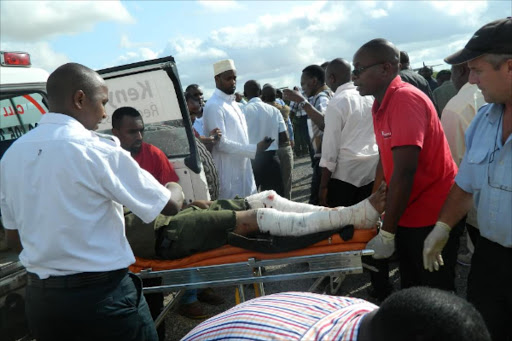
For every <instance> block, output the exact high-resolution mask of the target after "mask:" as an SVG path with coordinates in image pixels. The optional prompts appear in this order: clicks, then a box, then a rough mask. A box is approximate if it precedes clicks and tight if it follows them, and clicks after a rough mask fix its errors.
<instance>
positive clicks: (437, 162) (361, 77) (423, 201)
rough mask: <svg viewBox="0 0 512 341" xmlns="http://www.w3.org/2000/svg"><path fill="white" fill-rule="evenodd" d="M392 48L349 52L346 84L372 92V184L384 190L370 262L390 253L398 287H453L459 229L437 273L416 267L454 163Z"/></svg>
mask: <svg viewBox="0 0 512 341" xmlns="http://www.w3.org/2000/svg"><path fill="white" fill-rule="evenodd" d="M399 56H400V52H399V50H398V49H397V48H396V47H395V46H394V45H393V44H392V43H390V42H389V41H387V40H384V39H374V40H371V41H369V42H368V43H366V44H364V45H363V46H362V47H361V48H360V49H359V50H358V51H357V52H356V54H355V55H354V58H353V63H354V70H353V71H352V74H353V80H354V85H356V86H357V90H358V91H359V93H360V94H361V95H363V96H366V95H373V96H374V97H375V102H374V105H373V108H372V113H373V124H374V131H375V137H376V141H377V145H378V146H379V152H380V163H379V165H378V167H377V174H376V179H375V183H376V184H379V183H380V182H381V179H384V180H385V181H386V183H387V185H388V194H387V202H386V208H385V216H384V220H383V225H382V228H381V230H380V232H379V234H378V235H377V236H376V237H375V238H373V239H372V240H371V241H370V242H369V243H368V246H367V247H368V248H370V249H374V250H375V255H374V256H373V257H374V258H375V259H386V258H389V257H390V256H391V255H392V254H393V253H394V251H395V235H396V250H397V254H398V258H399V269H400V277H401V286H402V288H407V287H412V286H416V285H426V286H431V287H437V288H440V289H446V290H454V289H455V286H454V279H455V262H456V257H457V249H458V246H459V236H460V233H461V231H462V226H460V225H461V224H460V223H459V226H458V227H457V228H454V229H453V230H452V233H451V236H450V240H449V242H448V245H447V247H446V248H445V249H444V251H443V258H444V259H445V260H446V263H445V265H446V266H445V267H444V268H443V273H431V272H429V271H426V270H425V269H424V268H423V263H422V250H423V242H424V240H425V238H426V237H427V235H428V234H429V233H430V231H432V229H433V227H434V224H435V223H436V220H437V217H438V215H439V211H440V210H441V206H442V204H443V202H444V200H445V199H446V197H447V195H448V192H449V191H450V188H451V186H452V184H453V182H454V178H455V174H456V172H457V166H456V165H455V163H454V162H453V159H452V157H451V154H450V148H449V146H448V143H447V141H446V138H445V136H444V131H443V128H442V126H441V123H440V121H439V119H438V116H437V112H436V109H435V107H434V104H433V103H432V101H431V100H430V99H429V98H428V97H427V96H426V95H425V94H424V93H423V92H421V91H420V90H418V89H417V88H415V87H414V86H412V85H410V84H408V83H405V82H402V80H401V78H400V76H398V71H399V70H400V69H399V59H400V57H399Z"/></svg>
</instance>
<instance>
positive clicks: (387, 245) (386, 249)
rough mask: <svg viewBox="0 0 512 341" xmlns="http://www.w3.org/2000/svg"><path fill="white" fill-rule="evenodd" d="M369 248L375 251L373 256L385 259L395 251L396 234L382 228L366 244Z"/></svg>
mask: <svg viewBox="0 0 512 341" xmlns="http://www.w3.org/2000/svg"><path fill="white" fill-rule="evenodd" d="M366 248H367V249H372V250H374V251H375V253H374V254H373V258H375V259H384V258H389V257H391V255H392V254H393V252H395V235H394V234H393V233H389V232H387V231H384V230H380V231H379V234H377V235H376V236H375V237H373V238H372V240H370V241H369V242H368V244H366Z"/></svg>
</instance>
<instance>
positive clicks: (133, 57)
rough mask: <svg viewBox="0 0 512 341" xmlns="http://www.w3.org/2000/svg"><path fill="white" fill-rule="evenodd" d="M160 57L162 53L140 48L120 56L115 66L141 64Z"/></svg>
mask: <svg viewBox="0 0 512 341" xmlns="http://www.w3.org/2000/svg"><path fill="white" fill-rule="evenodd" d="M159 55H160V52H155V51H153V50H151V49H149V48H147V47H140V48H139V49H137V50H135V51H128V52H126V53H124V54H123V55H121V56H119V57H118V58H117V60H116V61H115V62H114V63H113V65H108V66H106V67H109V66H114V65H119V64H127V63H133V62H140V61H143V60H149V59H155V58H158V56H159Z"/></svg>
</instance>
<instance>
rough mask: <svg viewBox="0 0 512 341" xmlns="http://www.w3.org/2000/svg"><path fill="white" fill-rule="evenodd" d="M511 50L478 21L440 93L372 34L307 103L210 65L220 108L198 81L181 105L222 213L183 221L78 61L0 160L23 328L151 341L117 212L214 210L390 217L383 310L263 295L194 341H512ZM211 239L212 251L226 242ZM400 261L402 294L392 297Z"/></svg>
mask: <svg viewBox="0 0 512 341" xmlns="http://www.w3.org/2000/svg"><path fill="white" fill-rule="evenodd" d="M510 37H512V19H511V18H505V19H501V20H496V21H493V22H491V23H488V24H486V25H485V26H483V27H482V28H480V29H479V30H478V31H477V32H476V33H475V34H474V35H473V37H472V38H471V39H470V40H469V42H468V43H467V44H466V46H465V47H464V48H463V49H462V50H460V51H458V52H456V53H454V54H452V55H450V56H448V57H446V59H445V61H446V62H447V63H448V64H451V65H452V69H451V72H440V73H438V76H437V81H436V80H434V79H433V77H432V70H431V69H429V68H423V69H421V70H420V74H419V75H418V74H416V73H415V72H414V71H412V70H411V69H410V67H409V65H408V64H409V56H408V55H407V53H406V52H404V51H399V49H398V48H397V47H396V46H395V45H394V44H393V43H391V42H390V41H388V40H385V39H373V40H370V41H368V42H367V43H365V44H363V45H362V46H361V47H360V48H359V49H358V50H357V51H356V52H355V54H354V56H353V57H352V64H353V68H352V67H351V65H350V63H349V62H348V61H347V60H345V59H343V58H336V59H334V60H332V61H330V62H329V63H324V64H325V65H323V67H322V66H319V65H309V66H307V67H305V68H304V69H303V70H302V74H301V78H300V83H301V88H302V91H299V90H298V89H294V90H290V89H283V90H282V98H280V95H279V92H278V91H277V90H276V89H275V87H273V86H272V85H270V84H266V85H263V87H261V85H260V84H259V83H258V82H257V81H256V80H249V81H247V82H246V83H245V84H244V86H243V90H244V93H243V96H242V94H236V93H235V91H236V84H237V83H236V81H237V69H236V67H235V63H234V61H233V60H223V61H220V62H217V63H215V64H214V65H213V69H214V73H213V76H214V79H215V85H216V89H215V91H214V93H213V95H212V96H211V97H210V98H209V99H208V100H207V101H204V98H203V94H202V91H201V89H200V87H199V86H198V85H196V84H192V85H190V86H189V87H187V88H186V89H185V93H186V99H187V106H188V108H189V112H190V114H191V118H192V120H193V127H194V131H195V135H196V137H197V141H198V144H202V145H203V147H204V152H203V154H204V155H203V158H202V161H203V164H204V163H209V164H211V165H212V166H213V168H214V169H215V171H214V173H213V171H212V173H211V174H212V175H211V176H210V178H211V179H210V181H209V189H210V191H211V192H212V194H214V195H215V198H216V199H220V201H219V202H214V203H213V204H212V203H203V204H200V203H198V204H197V205H198V206H200V207H199V208H193V209H191V210H190V208H187V210H189V211H187V212H185V211H184V210H183V211H181V212H180V210H182V208H183V193H182V191H181V189H180V188H179V186H178V185H176V184H175V182H176V181H178V177H177V176H176V174H175V173H174V171H173V169H172V166H170V164H169V162H167V160H166V156H165V155H164V154H162V152H161V151H159V150H158V149H157V148H155V147H153V146H151V145H148V144H146V143H144V142H143V140H142V137H143V131H144V123H143V121H142V118H141V117H140V115H138V112H137V111H136V110H133V109H130V108H121V109H118V110H119V111H118V112H117V113H116V114H115V115H114V117H113V120H112V124H113V126H112V132H113V134H114V136H116V137H117V138H109V137H105V136H99V135H96V134H94V133H91V131H93V130H95V129H96V128H97V125H98V123H99V122H100V121H101V120H102V119H104V118H105V117H106V115H105V110H104V105H105V103H106V102H107V101H108V88H107V86H106V84H105V82H104V80H103V79H102V78H101V77H100V76H99V75H98V74H97V73H96V72H94V71H93V70H91V69H89V68H87V67H85V66H83V65H80V64H75V63H69V64H65V65H63V66H61V67H59V68H58V69H57V70H56V71H54V72H53V73H52V74H51V75H50V78H49V79H48V83H47V92H48V103H49V107H50V110H51V113H49V114H46V115H45V116H44V117H43V118H42V120H41V122H40V124H39V127H38V128H37V129H34V130H33V131H31V132H29V133H28V134H26V135H25V136H23V137H22V138H20V139H19V140H17V141H16V142H15V143H14V144H13V145H12V146H11V147H10V148H9V150H8V151H7V152H6V154H5V155H4V157H3V159H2V163H1V173H0V193H1V196H0V199H1V201H0V204H1V210H2V220H3V225H4V226H5V228H6V231H7V237H8V242H9V244H10V245H12V246H13V247H14V248H16V249H17V250H19V251H20V252H21V254H20V260H21V262H22V263H23V264H24V265H25V267H26V268H27V271H28V285H27V300H26V302H27V317H28V321H29V325H30V329H31V331H32V333H33V334H34V336H35V337H36V338H37V339H38V340H60V339H63V340H64V339H65V340H69V339H74V337H75V335H76V334H79V335H84V337H85V339H100V340H102V339H105V340H157V339H158V335H157V333H156V330H155V329H154V326H153V324H152V320H151V313H150V311H149V309H148V306H147V304H146V301H145V299H144V297H143V296H142V295H141V283H140V280H139V279H138V278H137V277H136V276H135V275H133V274H131V273H129V272H128V271H127V267H128V266H129V265H130V264H131V263H133V262H134V255H133V251H132V250H131V249H130V245H129V244H128V241H127V239H126V236H125V235H124V227H125V217H124V215H123V206H125V207H126V208H128V209H129V210H130V211H131V212H133V214H134V215H135V216H136V217H137V218H138V219H140V220H141V221H142V222H144V223H149V222H152V221H155V219H156V220H158V219H164V220H165V219H166V218H165V217H164V216H159V214H160V213H162V214H163V215H167V216H176V217H180V219H175V220H174V224H176V223H177V222H179V221H181V224H190V221H192V220H190V219H194V220H197V219H198V218H197V215H194V212H195V211H197V210H199V209H204V210H207V211H208V210H209V208H210V207H211V205H216V204H219V205H222V203H221V202H222V200H226V201H228V202H229V203H230V205H231V206H229V208H228V210H227V211H223V212H224V213H225V218H223V219H226V220H225V221H228V222H231V223H230V224H231V225H230V226H232V229H234V231H237V232H238V233H240V234H241V235H245V234H247V233H249V234H250V233H252V232H254V231H262V232H269V233H270V234H275V235H299V234H306V235H307V234H308V233H311V232H312V231H314V232H317V231H321V230H330V229H334V228H335V227H336V226H342V225H346V224H353V225H356V228H367V227H369V226H370V225H371V226H374V224H375V220H373V219H369V218H368V217H369V216H371V215H372V216H375V217H378V216H380V215H381V213H382V211H384V214H383V215H382V224H381V227H380V230H379V232H378V234H377V235H376V236H375V237H374V238H373V239H372V240H370V241H369V242H368V245H367V248H369V249H373V250H374V251H375V253H374V255H373V258H372V260H371V262H373V265H374V266H375V267H376V268H377V269H379V270H380V271H379V272H378V273H377V274H373V276H372V284H373V287H374V289H375V291H376V294H377V295H378V297H379V298H381V299H383V300H384V299H385V300H384V303H383V304H382V306H381V307H380V308H378V309H377V307H376V306H373V305H371V304H369V303H368V302H364V301H361V300H354V299H349V298H340V297H329V296H318V295H312V294H305V293H288V294H283V295H276V296H270V297H268V298H261V299H259V300H255V301H251V302H248V303H247V304H244V305H241V306H239V307H235V308H233V309H232V310H230V311H228V312H226V313H224V314H222V315H220V316H218V317H214V318H213V319H211V320H208V321H205V322H204V323H203V324H201V325H200V326H198V327H197V328H195V329H194V330H192V331H191V332H190V333H189V334H188V336H187V337H186V339H188V340H200V339H205V340H207V339H215V338H219V337H220V338H222V337H230V338H235V339H236V338H239V339H242V338H247V337H249V338H250V337H254V338H256V337H258V338H260V339H265V338H271V337H276V335H279V337H281V338H286V339H288V338H290V339H294V338H297V339H300V338H303V339H304V338H306V339H316V340H321V339H341V340H391V339H393V340H411V339H421V340H462V339H464V340H469V339H471V340H491V339H492V340H494V341H498V340H500V341H501V340H505V341H507V340H508V341H510V340H512V333H511V328H510V326H509V323H510V322H511V321H512V291H511V290H510V283H511V282H512V213H511V212H512V210H511V207H512V176H511V174H512V39H510ZM486 103H487V104H486ZM290 121H294V124H291V123H290ZM292 126H293V127H292ZM292 133H293V134H294V137H295V138H294V139H293V138H292V136H293V135H292ZM293 142H294V143H293ZM293 144H294V147H295V152H296V155H297V156H302V155H305V154H306V155H307V154H309V156H310V158H311V164H312V167H313V175H312V179H311V195H310V200H309V204H299V203H294V202H292V201H289V200H287V199H290V191H291V185H290V184H291V165H293V153H292V145H293ZM126 151H128V152H129V153H127V152H126ZM208 159H210V160H213V162H208V161H207V160H208ZM160 164H167V166H166V167H165V168H162V167H160V166H158V165H160ZM142 169H144V170H142ZM20 170H23V172H21V171H20ZM26 179H32V180H31V181H30V182H27V181H25V180H26ZM169 181H170V182H171V183H170V184H167V185H165V184H166V183H167V182H169ZM383 183H384V184H383ZM164 185H165V186H164ZM215 189H217V191H216V192H215ZM259 191H262V192H261V193H258V192H259ZM269 191H270V192H269ZM213 192H215V193H213ZM269 193H270V194H269ZM372 193H373V194H372ZM370 195H371V196H370ZM212 196H213V195H212ZM369 196H370V200H365V198H368V197H369ZM235 198H242V199H241V200H239V199H236V200H239V201H236V200H235ZM243 198H246V199H245V200H244V199H243ZM201 205H204V207H201ZM269 205H272V206H270V207H274V206H276V208H277V206H279V207H280V208H279V209H277V210H276V209H274V208H268V207H269ZM240 206H243V207H242V208H240ZM339 206H344V208H339ZM223 209H225V207H223ZM188 212H192V213H190V214H188ZM229 212H231V213H229ZM233 212H235V213H233ZM224 213H222V214H224ZM360 216H362V217H363V219H362V220H359V219H360ZM191 217H193V218H191ZM333 217H334V218H333ZM169 219H170V220H172V217H171V218H169ZM208 219H211V215H210V216H208ZM333 219H334V220H333ZM222 221H224V220H222ZM160 224H161V226H167V225H168V224H169V221H162V222H161V223H160ZM220 225H222V226H225V225H226V224H224V223H222V224H220ZM220 225H219V226H220ZM187 226H188V225H187ZM202 226H204V224H203V225H201V224H198V225H197V226H196V227H194V228H196V229H197V228H201V227H202ZM464 228H467V230H468V234H469V236H470V238H469V239H470V240H471V242H472V247H473V249H474V253H473V256H472V259H471V270H470V274H469V278H468V286H467V287H468V290H467V300H468V301H469V302H470V303H471V304H468V302H466V301H465V300H463V299H459V298H456V297H455V296H454V295H453V294H451V293H449V292H454V291H455V286H454V282H455V264H456V261H457V252H458V249H459V238H460V236H461V234H462V233H463V231H464ZM198 233H199V232H198ZM195 235H197V234H195ZM209 236H210V235H209ZM219 236H221V237H219ZM223 236H224V235H222V234H220V235H219V234H215V235H214V234H213V233H212V234H211V238H210V237H209V238H207V239H208V240H209V241H214V240H216V238H219V239H220V240H219V243H224V240H223V239H222V238H224V237H223ZM189 237H190V239H191V242H193V240H192V239H194V234H190V235H189ZM195 239H196V241H197V238H195ZM177 241H178V242H179V241H180V240H179V239H178V240H177ZM181 241H182V242H183V243H185V244H186V241H185V239H182V240H181ZM158 243H159V244H158V245H157V246H158V247H159V248H160V249H159V250H160V251H161V252H164V253H165V252H169V250H171V249H169V248H167V247H166V245H167V244H169V243H170V241H168V240H166V239H165V236H164V235H163V236H162V238H161V239H160V240H159V241H158ZM166 243H167V244H166ZM187 246H188V245H181V244H180V245H177V244H175V245H174V247H178V248H179V249H180V250H185V249H186V248H187ZM162 248H163V251H162ZM172 250H175V249H172ZM157 251H158V250H157ZM394 254H395V255H396V257H397V259H398V263H399V273H400V282H401V288H402V289H403V290H401V291H399V292H398V293H394V294H391V285H390V283H389V278H388V273H389V271H388V260H389V258H390V257H391V256H392V255H394ZM84 283H86V284H87V285H84ZM418 286H421V287H429V288H430V289H427V288H413V287H418ZM408 288H409V289H408ZM387 296H389V297H387ZM187 297H188V298H187V301H185V302H182V303H183V304H184V305H188V306H189V307H190V304H191V303H194V302H196V301H197V300H204V301H205V302H208V301H209V302H210V303H213V304H216V303H218V302H219V299H218V298H217V297H215V294H214V293H212V292H211V291H208V290H206V291H204V292H194V291H191V292H189V293H188V296H187ZM195 306H196V307H197V305H195ZM291 306H294V307H295V308H294V309H291V310H290V309H289V307H291ZM312 306H315V309H314V313H313V312H312V311H313V310H312V309H311V307H312ZM472 306H474V308H476V309H473V307H472ZM272 307H273V308H272ZM271 308H272V309H271ZM273 309H274V311H272V310H273ZM304 312H308V313H311V314H305V313H304ZM188 313H189V314H190V315H192V316H194V314H195V313H197V314H196V315H195V316H197V315H201V314H200V312H197V311H196V312H193V311H192V312H190V311H188ZM256 315H257V317H256ZM397 322H399V323H398V324H397ZM234 324H236V325H237V327H234ZM255 324H257V325H259V327H254V326H255ZM226 326H228V327H226ZM254 328H257V329H256V330H255V329H254ZM487 330H488V331H487Z"/></svg>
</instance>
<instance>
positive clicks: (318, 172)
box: [309, 157, 322, 205]
mask: <svg viewBox="0 0 512 341" xmlns="http://www.w3.org/2000/svg"><path fill="white" fill-rule="evenodd" d="M312 167H313V175H312V176H311V193H310V195H309V203H310V204H311V205H318V202H319V197H318V192H319V191H320V181H321V180H322V167H320V158H319V157H315V158H313V163H312Z"/></svg>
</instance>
